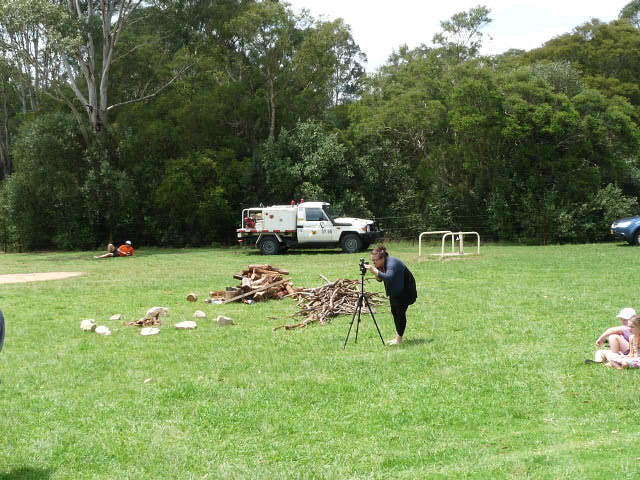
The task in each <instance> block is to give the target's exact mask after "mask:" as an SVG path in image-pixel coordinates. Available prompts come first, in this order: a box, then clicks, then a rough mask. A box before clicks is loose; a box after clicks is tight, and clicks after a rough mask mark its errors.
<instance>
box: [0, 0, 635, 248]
mask: <svg viewBox="0 0 640 480" xmlns="http://www.w3.org/2000/svg"><path fill="white" fill-rule="evenodd" d="M56 5H58V4H57V3H56V2H48V1H47V0H20V1H19V2H15V3H12V4H11V6H7V5H5V6H3V8H0V92H2V94H3V96H2V98H3V101H2V104H1V105H0V108H1V109H2V111H1V112H0V113H1V115H0V175H4V180H2V186H1V188H0V192H1V194H0V234H2V235H3V237H4V238H5V239H6V240H5V242H4V243H5V244H8V245H10V246H11V247H13V248H22V249H33V248H51V247H53V248H82V247H86V246H89V245H97V244H101V243H103V242H104V241H106V240H112V239H113V240H116V241H118V240H123V239H124V238H125V237H126V238H133V239H135V240H136V241H137V242H138V243H147V244H159V245H172V246H184V245H208V244H211V243H213V242H223V243H228V242H232V241H233V237H234V229H235V227H236V226H237V225H236V222H237V221H238V220H239V212H240V210H241V208H242V207H246V206H252V205H257V204H259V203H263V204H269V203H288V202H289V201H290V200H291V199H292V198H301V197H303V198H305V199H307V200H325V201H330V202H332V203H333V204H334V205H335V206H336V207H337V209H338V210H340V211H342V213H345V214H350V215H372V216H375V217H377V218H379V219H380V220H381V223H382V225H383V227H384V228H385V229H386V230H388V231H389V232H390V233H392V234H393V235H400V236H408V235H414V234H415V233H417V232H419V231H424V230H427V229H442V228H446V229H464V230H469V229H470V230H477V231H480V232H481V233H482V234H483V235H485V236H491V237H493V238H499V239H507V240H514V241H522V242H527V243H529V242H531V243H548V242H574V241H597V240H603V239H606V238H607V235H608V232H607V226H608V224H609V223H610V221H611V220H613V219H614V218H615V217H618V216H623V215H630V214H635V213H638V212H637V210H636V208H637V204H638V191H640V170H639V168H638V167H639V165H638V158H639V157H638V156H639V152H640V130H639V126H638V125H639V124H640V87H639V86H638V85H639V84H638V82H637V79H638V78H639V76H640V57H638V56H637V55H636V53H635V52H637V51H638V50H639V48H640V30H639V29H638V26H637V12H638V8H637V2H630V3H629V4H628V5H627V6H626V7H625V8H624V9H623V10H622V11H621V13H620V19H619V20H616V21H613V22H611V23H602V22H599V21H597V20H593V21H591V22H589V23H586V24H584V25H581V26H578V27H576V29H575V30H574V31H573V32H571V33H567V34H566V35H563V36H560V37H557V38H554V39H552V40H550V41H549V42H547V43H546V44H545V45H544V46H543V47H541V48H539V49H536V50H533V51H530V52H521V51H509V52H506V53H505V54H503V55H499V56H496V57H483V56H480V54H479V52H480V48H481V45H482V31H481V30H482V28H483V27H484V26H486V25H487V24H489V23H490V22H491V21H492V19H491V18H490V11H489V10H488V9H487V8H486V7H481V6H479V7H476V8H473V9H471V10H469V11H468V12H460V13H458V14H456V15H454V16H453V17H452V18H451V19H449V20H446V21H443V22H441V26H442V31H441V32H440V33H438V34H436V35H435V36H434V38H433V46H427V45H422V46H420V47H418V48H415V49H413V50H409V49H407V48H405V47H401V48H399V49H398V51H397V52H396V53H394V54H393V55H392V56H391V57H390V58H389V60H388V62H387V63H386V64H385V65H383V66H382V67H381V68H380V69H379V70H378V71H377V72H373V73H370V74H365V73H364V70H363V67H362V63H363V61H364V60H365V58H364V55H363V54H362V53H361V52H360V49H359V48H358V46H357V44H356V42H355V41H354V39H353V38H352V36H351V32H350V29H349V27H348V26H347V25H345V24H344V23H343V22H342V21H341V20H325V19H323V20H318V19H315V18H312V17H311V16H309V14H308V13H302V14H300V15H295V14H294V13H293V12H292V11H291V10H290V8H289V7H288V5H287V4H286V3H284V2H276V1H272V0H198V1H196V2H186V3H185V2H178V1H173V0H164V1H160V2H156V3H153V4H151V3H149V4H145V5H144V8H143V7H140V8H138V9H137V10H133V11H132V12H131V13H130V15H129V16H128V17H127V22H126V25H125V28H123V29H122V34H121V35H120V36H119V37H118V44H117V50H116V54H115V57H114V58H113V61H112V63H110V64H109V72H108V82H106V81H105V82H102V83H105V84H107V83H108V98H109V99H110V101H111V102H113V104H112V106H111V107H109V108H104V111H103V112H102V113H101V114H100V115H99V125H97V126H96V119H95V118H94V116H92V112H90V111H89V112H88V114H89V115H88V116H87V115H85V114H84V113H83V110H86V109H87V106H86V105H81V104H80V102H79V100H78V98H82V96H80V97H78V95H79V94H82V93H83V92H82V91H80V90H82V88H81V87H82V85H81V84H80V83H78V82H75V83H74V82H73V81H71V80H72V79H70V78H69V76H68V75H66V76H65V75H55V73H56V72H61V71H62V70H60V68H57V69H56V68H55V67H54V65H56V63H55V62H60V64H61V65H67V64H68V62H71V61H72V60H73V58H74V57H73V56H71V55H70V54H68V52H70V51H71V50H73V49H74V48H76V49H77V46H78V45H79V43H78V42H80V43H82V42H83V41H85V42H86V40H87V38H92V39H93V38H94V37H90V36H89V34H90V33H91V31H87V30H83V29H82V28H80V27H79V26H78V24H77V23H74V22H71V20H70V19H69V16H68V12H65V11H63V10H59V8H62V7H61V6H59V5H58V6H56ZM96 5H97V3H96ZM36 7H37V8H36ZM98 11H99V9H98V8H97V7H96V10H95V12H94V15H96V18H95V20H96V21H97V20H98V17H97V15H98V13H97V12H98ZM84 13H85V12H83V14H84ZM38 22H40V23H38ZM40 24H42V25H40ZM38 25H40V26H41V30H40V31H41V32H45V33H46V32H49V33H48V34H49V36H50V37H51V42H50V43H49V44H47V49H46V52H48V55H49V56H48V57H47V58H48V59H49V60H48V61H49V62H51V65H49V64H48V67H47V68H44V67H42V69H38V68H36V66H37V65H40V64H37V65H36V64H34V63H33V62H34V61H35V60H33V55H27V54H28V53H33V52H32V51H31V50H33V44H34V42H35V40H36V37H34V32H35V30H34V28H35V27H36V26H38ZM79 28H80V30H78V29H79ZM94 33H95V32H94ZM40 34H42V33H40ZM94 36H95V42H98V44H96V47H98V46H99V42H100V40H99V38H100V36H99V35H97V33H95V35H94ZM15 38H22V39H23V40H24V39H26V42H24V45H27V46H29V45H31V50H29V48H27V47H25V51H21V50H20V49H17V48H16V45H18V43H16V42H15V41H12V39H15ZM29 40H31V42H32V43H29ZM20 45H22V44H20ZM65 52H66V53H65ZM96 61H100V58H99V56H98V58H97V59H96ZM65 62H67V63H65ZM81 67H82V64H81V63H80V64H78V65H77V66H76V69H77V71H78V72H80V71H82V68H81ZM34 73H38V75H34ZM78 75H79V77H78V78H80V74H78ZM105 76H106V74H105V75H103V77H101V78H99V79H97V80H96V82H98V80H100V81H102V79H103V78H105ZM98 83H100V82H98ZM78 91H79V93H78ZM74 94H75V96H74ZM104 95H105V98H106V95H107V93H106V91H105V93H104ZM56 100H57V101H56ZM112 107H113V108H112ZM89 110H91V108H89ZM107 112H108V121H107ZM98 127H99V128H98Z"/></svg>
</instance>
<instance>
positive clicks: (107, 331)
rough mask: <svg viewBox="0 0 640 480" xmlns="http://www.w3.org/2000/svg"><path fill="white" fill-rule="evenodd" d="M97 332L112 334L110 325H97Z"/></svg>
mask: <svg viewBox="0 0 640 480" xmlns="http://www.w3.org/2000/svg"><path fill="white" fill-rule="evenodd" d="M96 333H97V334H98V335H111V330H109V327H105V326H104V325H100V326H99V327H96Z"/></svg>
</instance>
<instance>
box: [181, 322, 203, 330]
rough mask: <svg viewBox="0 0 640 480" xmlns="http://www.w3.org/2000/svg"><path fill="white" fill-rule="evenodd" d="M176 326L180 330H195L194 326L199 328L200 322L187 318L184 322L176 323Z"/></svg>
mask: <svg viewBox="0 0 640 480" xmlns="http://www.w3.org/2000/svg"><path fill="white" fill-rule="evenodd" d="M176 328H177V329H178V330H193V329H194V328H198V324H197V323H196V322H194V321H193V320H186V321H184V322H180V323H176Z"/></svg>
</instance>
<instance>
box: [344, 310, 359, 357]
mask: <svg viewBox="0 0 640 480" xmlns="http://www.w3.org/2000/svg"><path fill="white" fill-rule="evenodd" d="M357 313H358V311H357V310H356V311H355V312H353V316H352V317H351V323H349V330H348V331H347V336H346V338H345V339H344V345H342V349H343V350H344V349H345V347H346V346H347V341H348V340H349V335H350V334H351V327H353V321H354V320H355V319H356V314H357Z"/></svg>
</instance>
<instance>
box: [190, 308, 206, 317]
mask: <svg viewBox="0 0 640 480" xmlns="http://www.w3.org/2000/svg"><path fill="white" fill-rule="evenodd" d="M193 316H194V317H195V318H207V314H206V313H204V312H203V311H202V310H196V311H195V312H193Z"/></svg>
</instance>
